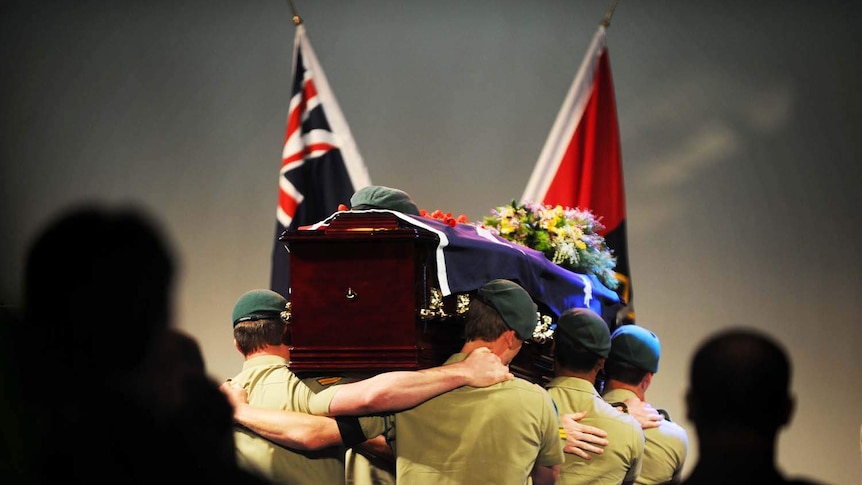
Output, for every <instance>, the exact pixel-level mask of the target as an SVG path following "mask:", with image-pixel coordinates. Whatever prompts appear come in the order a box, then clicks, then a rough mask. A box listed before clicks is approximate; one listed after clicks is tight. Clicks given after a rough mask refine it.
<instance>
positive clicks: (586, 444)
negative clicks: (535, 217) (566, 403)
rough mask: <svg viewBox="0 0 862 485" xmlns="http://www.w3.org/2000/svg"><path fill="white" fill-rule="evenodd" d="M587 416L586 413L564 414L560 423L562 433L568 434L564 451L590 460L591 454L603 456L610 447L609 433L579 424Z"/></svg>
mask: <svg viewBox="0 0 862 485" xmlns="http://www.w3.org/2000/svg"><path fill="white" fill-rule="evenodd" d="M586 415H587V412H586V411H581V412H579V413H571V414H563V415H561V416H560V422H561V424H562V425H563V428H562V431H563V432H565V434H566V436H565V438H566V446H565V447H564V448H563V451H565V452H566V453H572V454H575V455H578V456H580V457H581V458H583V459H585V460H589V459H591V458H592V455H591V453H594V454H597V455H601V454H602V453H604V452H605V450H604V447H605V446H608V440H607V436H608V433H607V432H605V431H604V430H602V429H600V428H596V427H594V426H589V425H586V424H581V423H579V422H578V421H580V420H581V419H582V418H583V417H584V416H586Z"/></svg>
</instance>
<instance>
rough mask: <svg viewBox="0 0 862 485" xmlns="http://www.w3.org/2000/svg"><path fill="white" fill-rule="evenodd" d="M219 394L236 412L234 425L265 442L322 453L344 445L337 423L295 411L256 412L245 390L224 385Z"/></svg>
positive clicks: (257, 410)
mask: <svg viewBox="0 0 862 485" xmlns="http://www.w3.org/2000/svg"><path fill="white" fill-rule="evenodd" d="M219 390H221V391H222V393H224V394H225V396H227V398H228V401H230V403H231V405H232V406H233V409H234V414H233V417H234V421H235V422H236V423H237V424H239V425H241V426H243V427H245V428H248V429H249V430H251V431H253V432H254V433H257V434H258V435H260V436H263V437H264V438H266V439H268V440H270V441H273V442H275V443H278V444H280V445H282V446H286V447H288V448H292V449H295V450H319V449H321V448H326V447H328V446H336V445H340V444H342V441H343V440H342V438H341V432H340V430H339V426H338V423H337V422H336V420H335V419H333V418H329V417H325V416H314V415H311V414H306V413H300V412H295V411H282V410H276V409H263V408H256V407H253V406H251V405H250V404H248V402H247V400H248V394H247V393H246V391H245V389H243V388H242V387H239V386H235V385H232V384H231V383H230V382H225V383H223V384H222V385H221V386H220V387H219Z"/></svg>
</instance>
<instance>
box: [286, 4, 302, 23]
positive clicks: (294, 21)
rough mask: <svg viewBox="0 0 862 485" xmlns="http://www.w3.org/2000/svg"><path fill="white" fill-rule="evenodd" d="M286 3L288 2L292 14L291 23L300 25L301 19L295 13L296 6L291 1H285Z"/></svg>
mask: <svg viewBox="0 0 862 485" xmlns="http://www.w3.org/2000/svg"><path fill="white" fill-rule="evenodd" d="M287 1H288V2H290V11H291V12H293V23H294V25H299V24H301V23H302V17H300V16H299V14H298V13H296V5H294V4H293V0H287Z"/></svg>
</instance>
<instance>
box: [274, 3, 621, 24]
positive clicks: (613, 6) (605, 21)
mask: <svg viewBox="0 0 862 485" xmlns="http://www.w3.org/2000/svg"><path fill="white" fill-rule="evenodd" d="M617 1H618V0H613V2H611V6H610V8H608V11H607V12H606V13H605V18H603V19H602V27H604V28H608V27H610V26H611V17H613V16H614V10H616V8H617ZM291 4H293V0H291Z"/></svg>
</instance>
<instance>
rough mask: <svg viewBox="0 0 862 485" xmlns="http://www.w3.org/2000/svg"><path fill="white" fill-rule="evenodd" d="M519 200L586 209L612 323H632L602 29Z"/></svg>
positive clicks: (620, 185) (619, 174)
mask: <svg viewBox="0 0 862 485" xmlns="http://www.w3.org/2000/svg"><path fill="white" fill-rule="evenodd" d="M521 202H535V203H543V204H549V205H561V206H564V207H577V208H580V209H588V210H590V211H591V212H592V213H593V214H594V215H595V216H596V217H598V218H599V220H600V222H601V223H602V224H603V225H604V226H605V229H604V231H602V232H601V234H602V235H603V236H604V237H605V240H606V242H607V245H608V247H609V248H610V249H611V250H612V251H613V254H614V256H615V257H616V267H615V271H616V273H617V279H618V280H619V282H620V285H619V287H618V288H617V293H618V294H619V296H620V300H621V301H622V302H623V304H624V305H625V306H624V308H623V309H622V310H621V311H620V312H619V313H618V314H617V317H616V319H617V323H622V322H623V321H627V322H633V321H634V306H633V304H632V284H631V273H630V271H629V260H628V248H627V238H626V204H625V190H624V185H623V167H622V154H621V150H620V133H619V124H618V123H617V107H616V101H615V99H614V84H613V79H612V77H611V66H610V60H609V58H608V48H607V44H606V43H605V27H604V26H599V29H598V31H597V32H596V34H595V35H594V36H593V41H592V44H591V45H590V48H589V50H588V51H587V55H586V57H584V60H583V61H582V63H581V67H580V68H579V70H578V74H577V76H575V80H574V82H573V83H572V86H571V87H570V88H569V92H568V94H567V95H566V99H565V101H564V102H563V106H562V108H561V109H560V112H559V113H558V114H557V119H556V121H555V122H554V126H553V128H552V129H551V133H550V135H549V136H548V139H547V140H546V141H545V146H544V148H543V149H542V153H541V155H540V156H539V160H538V162H537V163H536V167H535V168H534V169H533V174H532V175H531V176H530V181H529V182H528V183H527V188H526V190H525V191H524V195H523V196H522V197H521Z"/></svg>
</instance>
